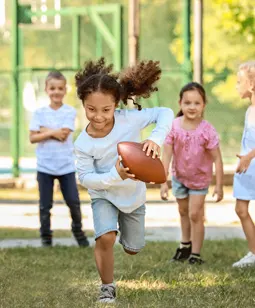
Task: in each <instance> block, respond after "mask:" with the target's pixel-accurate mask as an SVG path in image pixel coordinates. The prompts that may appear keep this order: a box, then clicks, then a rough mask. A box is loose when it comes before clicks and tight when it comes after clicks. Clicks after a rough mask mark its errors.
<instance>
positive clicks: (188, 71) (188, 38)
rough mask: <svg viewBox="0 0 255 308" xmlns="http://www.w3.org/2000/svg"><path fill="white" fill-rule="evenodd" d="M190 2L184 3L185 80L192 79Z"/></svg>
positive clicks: (188, 0) (187, 0)
mask: <svg viewBox="0 0 255 308" xmlns="http://www.w3.org/2000/svg"><path fill="white" fill-rule="evenodd" d="M190 4H191V0H184V5H183V42H184V61H183V68H184V82H185V83H188V82H190V81H191V79H192V76H191V60H190V46H191V32H190V15H191V14H190V11H191V9H190Z"/></svg>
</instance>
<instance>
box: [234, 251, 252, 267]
mask: <svg viewBox="0 0 255 308" xmlns="http://www.w3.org/2000/svg"><path fill="white" fill-rule="evenodd" d="M253 265H255V254H254V253H252V252H248V253H247V255H246V256H244V257H243V258H242V259H240V260H239V261H237V262H235V263H234V264H233V265H232V266H233V267H246V266H253Z"/></svg>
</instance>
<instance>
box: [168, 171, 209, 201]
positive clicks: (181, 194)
mask: <svg viewBox="0 0 255 308" xmlns="http://www.w3.org/2000/svg"><path fill="white" fill-rule="evenodd" d="M172 192H173V195H174V196H175V198H177V199H185V198H187V197H188V196H189V195H206V194H207V193H208V187H207V188H204V189H190V188H188V187H186V186H185V185H183V184H182V183H181V182H179V181H178V180H177V179H176V177H175V176H173V177H172Z"/></svg>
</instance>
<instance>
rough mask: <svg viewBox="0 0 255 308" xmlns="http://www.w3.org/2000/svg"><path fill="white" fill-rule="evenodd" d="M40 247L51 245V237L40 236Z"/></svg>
mask: <svg viewBox="0 0 255 308" xmlns="http://www.w3.org/2000/svg"><path fill="white" fill-rule="evenodd" d="M42 247H52V239H48V238H42Z"/></svg>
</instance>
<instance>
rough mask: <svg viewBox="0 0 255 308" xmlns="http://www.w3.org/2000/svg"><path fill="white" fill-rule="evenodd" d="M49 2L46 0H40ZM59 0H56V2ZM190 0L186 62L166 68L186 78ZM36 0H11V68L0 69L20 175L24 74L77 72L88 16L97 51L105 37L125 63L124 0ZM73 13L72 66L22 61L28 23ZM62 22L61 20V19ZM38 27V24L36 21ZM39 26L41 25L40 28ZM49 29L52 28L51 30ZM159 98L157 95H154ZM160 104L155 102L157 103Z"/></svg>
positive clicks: (186, 14) (186, 35) (186, 13)
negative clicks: (76, 0) (7, 87)
mask: <svg viewBox="0 0 255 308" xmlns="http://www.w3.org/2000/svg"><path fill="white" fill-rule="evenodd" d="M40 1H42V2H43V1H44V2H45V3H46V0H40ZM56 1H58V2H59V0H55V1H54V2H56ZM190 2H191V1H190V0H185V1H184V5H183V26H184V27H183V40H184V62H183V67H182V70H180V71H175V72H174V71H171V72H165V73H164V74H165V76H167V75H169V74H170V75H172V74H177V75H181V76H182V79H183V82H186V81H188V80H190V78H191V62H190ZM32 4H33V1H32V0H31V1H30V4H20V3H19V1H18V0H11V30H10V31H11V32H10V33H11V37H12V42H11V59H10V61H11V70H10V71H0V77H1V75H2V76H4V75H5V76H6V75H7V76H11V103H12V125H11V156H12V161H13V164H12V174H13V176H14V177H18V176H19V174H20V165H19V161H20V156H21V154H20V153H21V148H22V146H23V144H22V143H23V139H24V137H23V131H24V116H23V104H22V100H23V84H22V81H21V79H22V78H21V77H22V74H25V73H31V74H32V73H33V72H46V71H49V70H52V69H58V70H61V71H63V72H75V71H77V70H78V69H79V67H80V60H81V59H80V46H81V41H80V37H81V23H80V20H81V17H82V16H85V15H86V16H89V18H90V20H91V21H92V23H93V25H94V26H95V28H96V50H95V55H96V56H97V57H100V56H102V55H103V50H102V42H103V41H104V42H105V43H106V44H107V45H108V47H109V48H110V50H111V52H112V62H113V64H114V68H115V69H116V70H119V69H121V67H122V66H123V6H122V5H121V4H103V5H93V6H84V7H63V8H60V5H58V7H57V9H56V6H55V7H54V8H53V9H48V8H47V7H46V8H45V7H41V9H40V10H37V11H33V10H32ZM105 14H108V15H109V14H111V16H112V17H111V18H112V25H111V27H109V26H108V25H107V24H106V23H105V22H104V20H103V18H102V17H103V16H104V15H105ZM56 16H57V17H58V19H57V20H58V21H59V19H60V18H65V17H67V16H69V17H70V16H71V17H72V39H71V42H72V65H71V67H26V66H24V63H23V58H24V42H23V32H24V31H26V26H29V27H33V23H34V20H35V19H37V20H38V19H41V20H42V19H44V20H47V18H50V17H51V18H52V17H56ZM58 25H59V23H58ZM34 27H35V29H37V27H38V25H36V24H35V25H34ZM38 29H40V27H39V28H38ZM49 31H50V30H49ZM155 99H156V100H157V97H155ZM156 104H158V102H155V104H154V105H156Z"/></svg>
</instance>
